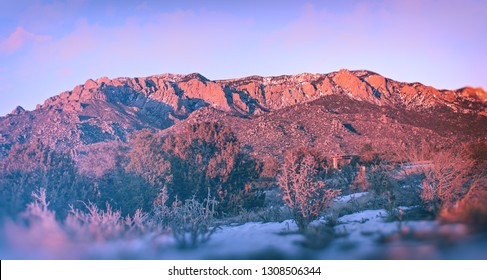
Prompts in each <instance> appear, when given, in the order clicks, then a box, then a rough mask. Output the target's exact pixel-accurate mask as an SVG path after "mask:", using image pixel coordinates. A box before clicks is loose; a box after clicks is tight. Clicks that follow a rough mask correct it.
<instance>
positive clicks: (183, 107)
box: [0, 69, 487, 174]
mask: <svg viewBox="0 0 487 280" xmlns="http://www.w3.org/2000/svg"><path fill="white" fill-rule="evenodd" d="M197 121H222V122H224V123H225V124H226V125H228V126H229V127H231V128H232V129H233V130H235V133H236V134H237V135H238V137H239V139H240V140H241V142H242V145H243V146H245V147H247V148H248V150H249V152H250V153H252V154H254V155H255V156H257V157H265V156H269V155H273V156H279V155H280V154H281V153H282V151H283V149H289V148H293V147H298V146H308V147H315V148H319V149H321V150H323V151H325V152H326V153H329V154H343V153H347V154H349V153H357V152H358V151H359V150H360V147H361V146H363V145H364V144H366V143H375V146H376V149H377V151H379V152H380V151H387V150H397V149H399V148H401V147H402V148H404V147H405V146H410V145H413V144H414V143H416V142H418V141H421V140H422V139H426V140H428V141H431V142H435V143H439V144H441V145H454V144H455V143H457V142H459V141H460V142H464V141H472V140H478V139H480V140H483V141H485V140H486V138H487V137H486V135H485V131H487V102H486V93H485V91H483V90H482V89H479V88H477V89H475V88H469V87H466V88H461V89H458V90H454V91H452V90H437V89H435V88H433V87H429V86H425V85H422V84H420V83H402V82H397V81H394V80H391V79H388V78H386V77H383V76H381V75H379V74H377V73H374V72H371V71H367V70H356V71H349V70H345V69H343V70H340V71H337V72H332V73H328V74H310V73H303V74H298V75H281V76H271V77H260V76H249V77H244V78H238V79H226V80H214V81H212V80H209V79H207V78H205V77H204V76H203V75H201V74H199V73H192V74H188V75H182V74H161V75H153V76H148V77H143V78H115V79H109V78H107V77H102V78H99V79H96V80H93V79H89V80H87V81H86V82H85V83H84V84H82V85H78V86H76V87H74V88H73V89H72V90H71V91H65V92H62V93H60V94H59V95H56V96H53V97H51V98H48V99H47V100H46V101H45V102H44V103H43V104H42V105H38V106H37V108H36V109H35V110H33V111H25V110H24V109H23V108H21V107H17V108H16V109H15V110H14V111H13V112H12V114H8V115H7V116H4V117H0V159H1V158H5V157H6V156H7V155H8V152H9V150H10V149H11V147H12V145H22V144H28V143H30V142H32V141H33V140H35V139H38V140H40V141H41V142H42V143H44V144H45V145H46V146H48V147H50V148H52V149H55V150H56V149H57V150H62V151H68V152H69V153H71V154H72V157H73V158H74V159H75V161H76V162H77V163H78V164H79V165H80V166H85V167H86V168H84V169H86V170H87V172H95V173H97V174H98V173H99V172H98V171H99V170H98V169H100V168H99V167H96V166H105V167H106V168H110V167H112V166H113V165H114V164H115V163H114V162H115V158H116V156H115V155H116V154H117V153H119V149H120V148H122V147H125V148H130V138H131V136H132V134H133V133H134V132H136V131H137V130H140V129H143V128H149V129H151V130H155V131H161V133H171V132H172V131H177V130H178V129H179V128H180V127H181V126H184V125H185V124H186V123H188V122H197ZM93 170H95V171H93ZM97 170H98V171H97ZM105 171H106V170H102V171H100V172H105Z"/></svg>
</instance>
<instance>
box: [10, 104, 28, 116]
mask: <svg viewBox="0 0 487 280" xmlns="http://www.w3.org/2000/svg"><path fill="white" fill-rule="evenodd" d="M24 112H25V109H24V108H23V107H22V106H17V107H15V109H13V110H12V112H11V113H10V115H14V116H15V115H20V114H22V113H24Z"/></svg>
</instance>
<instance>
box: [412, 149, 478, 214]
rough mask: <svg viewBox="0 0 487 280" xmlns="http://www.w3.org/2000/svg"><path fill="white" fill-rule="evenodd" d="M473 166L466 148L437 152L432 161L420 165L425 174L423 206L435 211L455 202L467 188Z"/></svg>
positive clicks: (451, 205)
mask: <svg viewBox="0 0 487 280" xmlns="http://www.w3.org/2000/svg"><path fill="white" fill-rule="evenodd" d="M473 166H474V160H472V159H471V158H470V157H469V155H468V154H467V153H466V151H465V150H457V151H452V150H442V151H439V152H437V153H436V154H435V155H434V156H433V162H432V163H431V164H429V165H427V166H424V167H422V169H423V172H424V176H425V178H424V179H423V181H422V188H421V190H420V193H421V199H422V200H423V202H424V205H425V207H426V209H427V210H428V211H430V212H432V213H434V214H438V213H439V212H440V210H446V209H449V208H452V207H454V206H456V203H457V202H459V201H460V200H461V199H462V198H463V197H464V196H465V195H466V194H467V193H468V191H469V189H470V185H471V183H472V180H473V177H474V174H472V168H473Z"/></svg>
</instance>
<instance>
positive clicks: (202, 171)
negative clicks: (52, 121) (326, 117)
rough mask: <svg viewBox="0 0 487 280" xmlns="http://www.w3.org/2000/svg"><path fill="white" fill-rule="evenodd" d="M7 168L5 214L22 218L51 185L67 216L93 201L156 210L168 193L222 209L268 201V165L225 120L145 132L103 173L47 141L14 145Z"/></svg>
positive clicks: (0, 179) (59, 210)
mask: <svg viewBox="0 0 487 280" xmlns="http://www.w3.org/2000/svg"><path fill="white" fill-rule="evenodd" d="M0 164H1V166H0V167H1V168H0V194H1V197H0V214H1V216H2V217H5V216H10V217H15V216H16V215H17V214H18V213H20V212H22V211H23V210H24V209H25V206H26V205H27V204H28V203H29V202H30V201H31V194H32V193H33V192H34V191H36V190H38V189H41V188H43V189H46V193H47V201H49V203H50V205H49V207H50V209H52V210H55V212H56V215H58V218H61V219H63V218H64V217H65V216H66V215H67V212H68V210H69V205H73V206H75V207H82V206H83V204H86V203H88V202H91V203H93V204H94V205H97V206H98V207H100V209H104V208H105V207H106V204H107V202H108V203H109V204H110V205H111V207H112V208H114V209H117V210H120V211H121V213H122V214H123V215H127V214H133V213H135V211H136V210H137V209H141V210H142V211H145V212H150V211H151V210H152V208H153V205H154V203H157V201H158V199H160V195H161V194H162V193H163V192H166V193H167V194H168V198H169V199H168V200H167V201H166V203H167V204H168V205H170V204H171V203H173V202H174V201H175V200H176V199H177V200H179V201H185V200H186V199H191V198H195V199H196V200H199V201H203V200H204V199H205V198H207V197H212V198H215V199H217V201H218V206H217V210H218V212H219V213H220V214H222V213H228V212H236V211H239V210H240V209H242V208H247V209H248V208H252V207H258V206H262V205H263V201H264V196H263V194H262V193H261V192H258V191H257V190H256V189H255V187H254V185H253V181H254V180H255V179H256V178H257V177H258V176H259V174H260V172H261V169H262V164H260V163H258V162H257V161H256V160H254V159H253V158H251V157H250V156H249V155H247V154H245V153H243V152H242V151H241V150H240V143H239V142H238V140H237V138H236V136H235V135H234V134H233V132H231V131H230V130H229V129H228V128H225V127H223V125H222V124H221V123H218V122H203V123H197V124H190V125H187V126H186V127H185V128H184V129H183V130H182V131H181V132H179V133H176V134H174V135H169V136H166V137H161V136H159V135H158V134H156V133H153V132H151V131H150V130H142V131H139V132H137V133H136V134H135V135H134V138H133V139H132V149H131V151H130V152H129V153H128V154H127V155H126V157H125V158H123V159H121V160H120V164H119V166H117V168H116V169H115V170H112V171H111V172H108V173H106V174H105V175H103V176H101V177H100V178H92V177H88V176H86V175H83V174H80V172H79V171H78V169H77V167H76V164H75V162H74V161H73V159H72V158H71V157H70V156H69V155H67V154H64V153H61V152H57V151H53V150H52V149H50V148H49V147H47V146H45V145H43V144H42V143H41V142H40V141H36V142H34V143H29V144H24V145H14V146H13V147H12V148H11V150H10V152H9V154H8V156H7V157H6V158H4V159H3V160H2V161H1V163H0Z"/></svg>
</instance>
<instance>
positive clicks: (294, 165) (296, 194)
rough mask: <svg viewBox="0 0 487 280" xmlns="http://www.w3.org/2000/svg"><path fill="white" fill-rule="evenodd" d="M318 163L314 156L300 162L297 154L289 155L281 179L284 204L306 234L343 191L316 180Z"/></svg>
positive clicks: (305, 157) (279, 179) (280, 185)
mask: <svg viewBox="0 0 487 280" xmlns="http://www.w3.org/2000/svg"><path fill="white" fill-rule="evenodd" d="M316 173H317V170H316V167H315V160H314V158H313V157H312V156H311V155H306V156H304V158H302V159H300V158H299V157H298V156H296V154H295V153H292V152H290V153H287V154H286V155H285V161H284V165H283V168H282V171H281V174H280V175H279V177H278V184H279V187H280V188H281V190H282V192H283V200H284V202H285V203H286V204H287V205H288V206H289V207H290V208H291V211H292V214H293V218H294V221H295V222H296V224H297V226H298V228H299V230H300V231H302V232H305V231H306V229H307V227H308V225H309V223H310V222H311V221H313V220H315V219H316V218H318V216H319V215H320V213H321V212H322V211H323V210H324V209H326V208H327V207H328V205H329V204H330V203H331V202H332V200H333V198H334V197H335V196H336V195H338V194H339V193H340V192H341V191H340V190H335V189H330V188H327V187H326V185H325V183H324V182H323V181H320V180H319V178H317V176H316Z"/></svg>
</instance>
